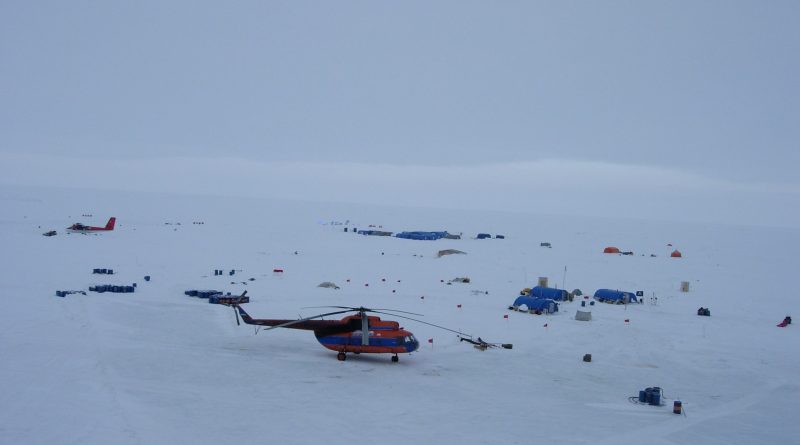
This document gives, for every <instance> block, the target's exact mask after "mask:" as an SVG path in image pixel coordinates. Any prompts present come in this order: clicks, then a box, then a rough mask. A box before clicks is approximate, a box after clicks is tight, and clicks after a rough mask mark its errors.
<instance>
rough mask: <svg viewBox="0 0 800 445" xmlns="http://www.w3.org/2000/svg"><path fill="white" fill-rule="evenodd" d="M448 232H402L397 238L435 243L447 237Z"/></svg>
mask: <svg viewBox="0 0 800 445" xmlns="http://www.w3.org/2000/svg"><path fill="white" fill-rule="evenodd" d="M447 235H448V233H447V232H400V233H398V234H397V235H395V237H396V238H403V239H415V240H428V241H433V240H437V239H442V238H444V237H445V236H447Z"/></svg>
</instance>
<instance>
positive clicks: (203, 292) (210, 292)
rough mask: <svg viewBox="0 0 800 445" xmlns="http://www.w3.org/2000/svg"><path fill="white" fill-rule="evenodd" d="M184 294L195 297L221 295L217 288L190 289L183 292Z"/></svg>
mask: <svg viewBox="0 0 800 445" xmlns="http://www.w3.org/2000/svg"><path fill="white" fill-rule="evenodd" d="M184 294H185V295H188V296H190V297H197V298H210V297H211V296H212V295H222V292H220V291H218V290H196V289H191V290H187V291H185V292H184Z"/></svg>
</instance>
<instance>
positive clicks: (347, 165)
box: [0, 153, 800, 227]
mask: <svg viewBox="0 0 800 445" xmlns="http://www.w3.org/2000/svg"><path fill="white" fill-rule="evenodd" d="M0 161H2V168H1V169H0V184H5V185H23V186H42V187H70V188H78V189H97V190H119V191H139V192H159V193H176V194H196V195H213V196H244V197H255V198H279V199H299V200H308V201H325V202H349V203H364V204H382V205H399V206H421V207H436V208H453V209H472V210H492V211H512V212H522V213H529V214H535V213H548V214H564V215H573V216H583V217H592V216H596V217H635V218H642V219H661V220H668V221H669V220H672V221H693V222H727V223H740V224H754V225H770V226H789V227H796V226H797V225H798V224H800V215H799V214H798V211H797V206H796V205H794V204H796V203H797V202H798V200H799V199H798V198H800V188H798V187H796V186H776V185H774V184H768V183H744V182H729V181H724V180H718V179H711V178H705V177H702V176H698V175H696V174H693V173H687V172H682V171H679V170H669V169H663V168H653V167H647V166H625V165H617V164H609V163H592V162H575V161H564V160H546V161H541V162H522V163H494V164H485V165H459V166H430V165H427V166H423V165H419V166H413V165H412V166H409V165H391V164H366V163H352V162H318V163H309V162H260V161H253V160H248V159H240V158H197V157H194V158H178V157H173V158H152V159H81V158H73V157H52V156H41V155H4V154H2V153H0Z"/></svg>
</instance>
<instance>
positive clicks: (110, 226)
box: [106, 216, 117, 230]
mask: <svg viewBox="0 0 800 445" xmlns="http://www.w3.org/2000/svg"><path fill="white" fill-rule="evenodd" d="M116 222H117V218H115V217H113V216H112V217H111V218H108V222H107V223H106V230H114V224H115V223H116Z"/></svg>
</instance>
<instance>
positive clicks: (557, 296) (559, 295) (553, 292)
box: [531, 286, 569, 301]
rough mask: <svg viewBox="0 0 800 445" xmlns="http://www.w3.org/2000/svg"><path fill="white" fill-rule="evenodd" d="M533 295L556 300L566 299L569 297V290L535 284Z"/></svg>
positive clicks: (532, 290)
mask: <svg viewBox="0 0 800 445" xmlns="http://www.w3.org/2000/svg"><path fill="white" fill-rule="evenodd" d="M531 296H532V297H534V298H547V299H550V300H556V301H566V300H568V299H569V292H567V291H566V290H564V289H553V288H551V287H543V286H535V287H534V288H533V289H531Z"/></svg>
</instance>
